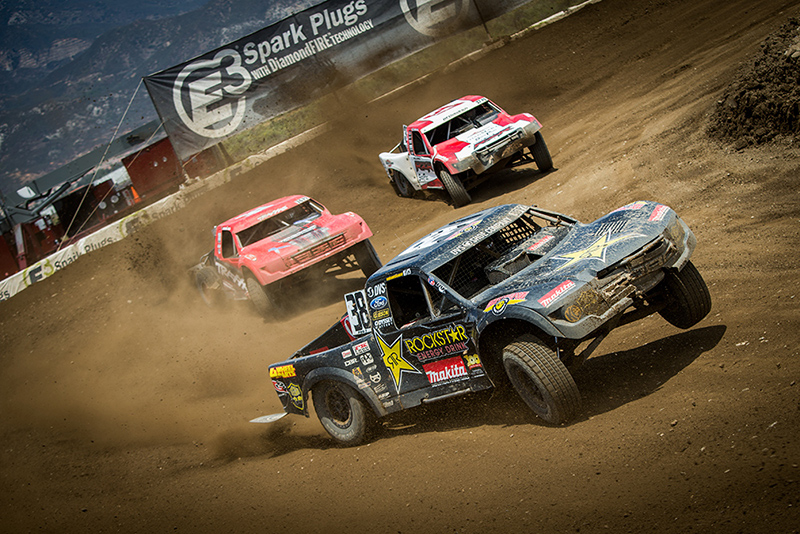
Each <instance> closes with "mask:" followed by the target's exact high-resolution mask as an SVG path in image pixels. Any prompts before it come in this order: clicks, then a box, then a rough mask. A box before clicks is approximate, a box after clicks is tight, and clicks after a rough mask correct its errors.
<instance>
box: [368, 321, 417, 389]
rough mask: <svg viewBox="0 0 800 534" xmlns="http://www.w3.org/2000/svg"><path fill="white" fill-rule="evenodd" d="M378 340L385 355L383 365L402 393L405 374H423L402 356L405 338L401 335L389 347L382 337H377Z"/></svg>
mask: <svg viewBox="0 0 800 534" xmlns="http://www.w3.org/2000/svg"><path fill="white" fill-rule="evenodd" d="M375 337H377V338H378V345H380V347H381V354H382V355H383V363H384V365H386V367H387V368H388V369H389V370H390V371H391V373H392V379H393V380H394V385H395V387H396V388H397V391H400V384H401V381H402V380H403V373H415V374H422V373H420V372H419V371H418V370H417V369H416V367H414V366H413V365H411V364H410V363H408V362H407V361H406V360H405V359H404V358H403V355H402V346H403V344H402V341H403V336H402V335H400V336H398V337H397V339H395V340H394V342H393V343H392V344H391V345H389V344H388V343H386V341H384V340H383V338H382V337H381V336H375Z"/></svg>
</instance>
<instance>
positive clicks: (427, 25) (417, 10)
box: [144, 0, 527, 160]
mask: <svg viewBox="0 0 800 534" xmlns="http://www.w3.org/2000/svg"><path fill="white" fill-rule="evenodd" d="M524 3H527V2H526V1H525V0H495V1H489V0H328V1H326V2H322V3H320V4H318V5H316V6H314V7H312V8H309V9H306V10H304V11H302V12H300V13H297V14H296V15H293V16H291V17H289V18H286V19H284V20H282V21H280V22H277V23H275V24H272V25H270V26H268V27H266V28H264V29H262V30H260V31H258V32H255V33H252V34H250V35H248V36H247V37H244V38H242V39H239V40H237V41H234V42H233V43H230V44H228V45H225V46H223V47H220V48H218V49H216V50H213V51H211V52H208V53H206V54H203V55H202V56H199V57H197V58H195V59H193V60H191V61H188V62H185V63H182V64H180V65H177V66H174V67H171V68H169V69H166V70H164V71H161V72H158V73H156V74H152V75H150V76H146V77H145V78H144V82H145V85H146V87H147V90H148V92H149V94H150V98H151V99H152V101H153V104H154V106H155V107H156V110H157V111H158V114H159V116H160V118H161V120H162V121H163V122H164V128H165V130H166V132H167V134H168V135H169V138H170V141H171V143H172V146H173V147H174V148H175V151H176V152H177V154H178V155H179V156H180V157H181V159H184V160H186V159H188V158H189V157H191V156H192V155H194V154H196V153H198V152H200V151H201V150H203V149H205V148H207V147H209V146H212V145H214V144H216V143H218V142H220V141H222V140H223V139H225V138H227V137H229V136H231V135H233V134H235V133H238V132H241V131H243V130H246V129H248V128H251V127H253V126H255V125H257V124H259V123H261V122H264V121H265V120H267V119H269V118H271V117H274V116H276V115H279V114H281V113H284V112H286V111H289V110H292V109H295V108H297V107H299V106H301V105H303V104H306V103H308V102H310V101H312V100H314V99H316V98H319V97H320V96H322V95H325V94H327V93H330V92H332V91H334V90H336V89H338V88H340V87H343V86H345V85H347V84H349V83H352V82H353V81H355V80H357V79H359V78H361V77H363V76H365V75H367V74H369V73H371V72H374V71H376V70H378V69H380V68H381V67H384V66H386V65H388V64H390V63H392V62H394V61H396V60H398V59H401V58H403V57H405V56H408V55H409V54H411V53H413V52H416V51H418V50H420V49H422V48H425V47H427V46H429V45H431V44H433V43H434V42H436V41H437V40H438V39H441V38H443V37H447V36H449V35H453V34H455V33H458V32H461V31H463V30H466V29H469V28H472V27H475V26H478V25H480V24H483V22H484V20H488V19H491V18H494V17H497V16H499V15H501V14H502V13H505V12H507V11H509V10H511V9H514V8H516V7H519V6H520V5H522V4H524ZM421 74H422V73H421Z"/></svg>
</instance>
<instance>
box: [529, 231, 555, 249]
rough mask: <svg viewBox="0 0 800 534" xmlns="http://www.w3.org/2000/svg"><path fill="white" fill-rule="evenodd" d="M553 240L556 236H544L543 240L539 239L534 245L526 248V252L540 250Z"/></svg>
mask: <svg viewBox="0 0 800 534" xmlns="http://www.w3.org/2000/svg"><path fill="white" fill-rule="evenodd" d="M555 238H556V236H554V235H546V236H544V237H543V238H541V239H539V240H538V241H537V242H536V243H534V244H532V245H531V246H529V247H528V252H536V250H537V249H540V248H542V247H543V246H545V245H546V244H547V243H549V242H550V241H552V240H553V239H555Z"/></svg>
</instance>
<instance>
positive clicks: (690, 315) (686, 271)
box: [659, 262, 711, 328]
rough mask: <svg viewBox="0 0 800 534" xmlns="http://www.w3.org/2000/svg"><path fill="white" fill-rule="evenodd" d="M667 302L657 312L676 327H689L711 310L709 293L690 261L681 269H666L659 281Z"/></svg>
mask: <svg viewBox="0 0 800 534" xmlns="http://www.w3.org/2000/svg"><path fill="white" fill-rule="evenodd" d="M661 283H662V284H663V286H664V288H665V289H666V293H667V299H669V304H667V307H666V308H664V309H663V310H661V311H660V312H659V314H661V317H663V318H664V319H666V320H667V322H668V323H669V324H671V325H673V326H677V327H678V328H691V327H692V326H694V325H696V324H697V323H699V322H700V321H701V320H702V319H703V318H704V317H705V316H706V315H708V313H709V312H710V311H711V294H710V293H709V292H708V286H707V285H706V282H705V280H703V277H702V276H701V275H700V273H699V272H698V270H697V268H696V267H695V266H694V264H693V263H692V262H689V263H687V264H686V265H685V266H684V267H683V270H681V271H668V272H667V274H666V276H665V277H664V281H663V282H661Z"/></svg>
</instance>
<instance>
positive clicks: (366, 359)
mask: <svg viewBox="0 0 800 534" xmlns="http://www.w3.org/2000/svg"><path fill="white" fill-rule="evenodd" d="M359 358H361V363H362V364H364V365H369V364H371V363H372V362H373V361H375V360H373V358H372V354H369V353H367V354H362V355H361V356H359Z"/></svg>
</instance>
